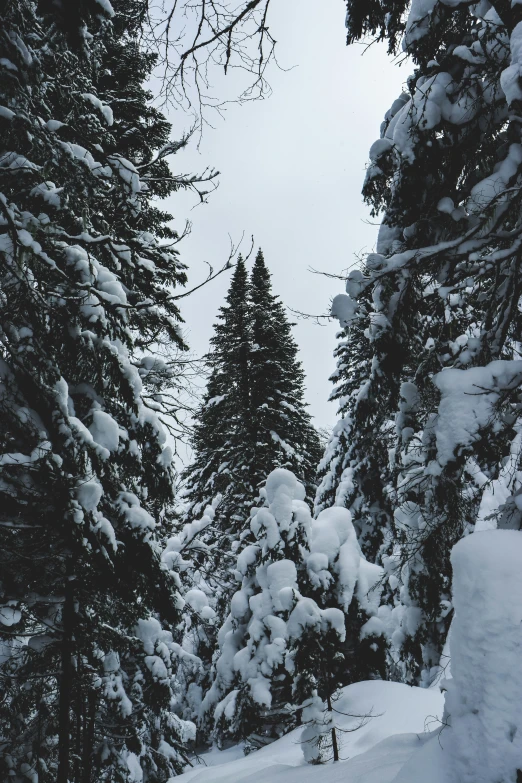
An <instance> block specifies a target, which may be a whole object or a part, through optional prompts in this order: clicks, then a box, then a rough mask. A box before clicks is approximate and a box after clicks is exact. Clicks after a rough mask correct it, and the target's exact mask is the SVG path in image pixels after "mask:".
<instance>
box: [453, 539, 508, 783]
mask: <svg viewBox="0 0 522 783" xmlns="http://www.w3.org/2000/svg"><path fill="white" fill-rule="evenodd" d="M451 561H452V565H453V600H454V605H455V619H454V621H453V624H452V628H451V632H450V650H451V665H452V676H453V679H452V681H451V682H449V683H447V685H448V687H449V690H448V693H447V696H446V713H447V716H448V720H449V722H450V723H451V729H450V730H449V731H448V736H447V740H445V737H444V733H443V734H442V735H441V740H442V745H443V746H444V748H445V750H446V747H447V751H448V753H449V754H450V756H451V759H452V763H451V767H452V769H453V770H454V775H455V780H458V781H459V783H498V781H506V783H507V782H508V781H513V783H514V781H516V780H518V777H517V770H522V717H521V713H520V705H521V704H522V669H521V667H520V659H521V656H522V567H521V566H522V534H521V533H520V532H519V531H514V530H487V531H483V532H481V533H475V534H474V535H471V536H468V537H467V538H465V539H463V540H462V541H459V543H458V544H457V545H456V546H455V547H454V548H453V553H452V556H451Z"/></svg>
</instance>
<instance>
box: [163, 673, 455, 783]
mask: <svg viewBox="0 0 522 783" xmlns="http://www.w3.org/2000/svg"><path fill="white" fill-rule="evenodd" d="M335 708H336V709H337V710H339V711H340V712H345V713H351V714H353V715H368V714H372V715H374V716H375V717H373V718H371V719H370V720H368V722H367V723H366V724H365V725H363V726H362V728H360V729H358V730H357V731H355V732H353V733H349V734H343V735H342V738H341V758H342V759H344V761H342V762H340V763H338V764H327V765H324V766H322V767H321V768H320V774H319V770H318V768H317V767H316V766H310V765H306V764H305V763H304V758H303V753H302V750H301V747H300V744H299V740H300V734H301V731H302V729H301V728H298V729H295V730H294V731H292V732H290V733H289V734H287V735H286V736H285V737H282V738H281V739H280V740H277V741H276V742H273V743H272V744H271V745H268V746H267V747H265V748H262V749H261V750H258V751H257V752H255V753H251V754H250V755H249V756H243V754H242V748H241V746H237V745H236V746H234V747H233V748H229V749H228V750H224V751H211V752H209V753H206V754H204V755H203V756H202V757H201V760H202V761H203V762H204V763H205V764H207V765H208V766H207V767H204V766H202V765H197V766H195V767H194V769H189V770H188V771H187V772H185V773H184V774H183V775H181V776H179V777H177V778H172V779H171V781H170V783H246V781H248V783H267V781H270V783H308V782H310V783H316V781H317V780H318V778H320V780H321V783H338V782H339V783H341V781H343V783H346V781H350V783H392V781H393V780H394V779H395V777H396V775H397V774H398V773H399V772H400V770H401V769H402V768H403V766H404V765H405V764H406V763H407V762H408V761H409V760H410V759H411V757H412V756H413V755H414V754H415V752H416V751H418V750H419V749H420V748H422V747H423V746H424V743H425V742H426V740H427V738H428V737H429V736H430V735H429V734H427V733H426V732H430V731H432V730H434V729H436V728H437V727H438V726H440V722H439V718H441V717H442V711H443V697H442V694H441V693H440V692H439V690H438V689H435V688H434V689H424V688H412V687H409V686H408V685H402V684H400V683H396V682H382V681H380V680H372V681H368V682H359V683H355V684H354V685H349V686H347V687H346V688H344V689H343V691H342V696H341V698H340V699H339V701H338V702H337V703H336V704H335ZM337 718H338V725H340V726H341V727H342V728H345V729H349V728H354V727H355V726H357V725H358V724H359V723H360V722H361V721H360V719H359V718H357V717H356V718H349V717H346V716H343V715H338V716H337ZM397 734H400V735H401V736H400V737H398V736H395V735H397ZM414 783H420V780H415V782H414ZM423 783H424V781H423ZM430 783H431V781H430ZM433 783H435V781H434V782H433Z"/></svg>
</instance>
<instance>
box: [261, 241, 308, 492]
mask: <svg viewBox="0 0 522 783" xmlns="http://www.w3.org/2000/svg"><path fill="white" fill-rule="evenodd" d="M250 306H251V317H252V346H251V350H250V362H249V380H250V389H251V391H250V417H251V418H250V422H251V428H252V436H251V437H252V442H253V444H255V446H254V449H255V450H254V452H253V454H252V455H249V456H250V476H251V483H252V485H253V486H254V487H258V486H259V485H260V484H261V482H262V481H263V480H264V478H265V477H266V476H268V474H269V473H270V471H271V470H272V469H273V468H274V467H275V466H276V465H277V466H280V467H286V468H288V469H289V470H291V471H292V472H293V473H294V474H295V475H296V476H297V477H298V479H299V480H300V481H302V482H303V484H304V486H305V488H306V497H307V498H309V499H313V497H314V494H315V487H316V481H315V474H316V469H317V463H318V461H319V458H320V446H319V439H318V436H317V432H316V430H315V429H314V427H313V426H312V424H311V419H310V416H309V414H308V413H307V411H306V407H305V405H304V403H303V400H304V372H303V368H302V367H301V365H300V363H299V362H298V360H297V354H298V347H297V344H296V342H295V340H294V338H293V335H292V324H290V323H289V322H288V319H287V316H286V313H285V309H284V305H283V304H282V302H281V301H280V300H279V298H278V297H277V296H275V295H274V294H273V293H272V284H271V280H270V272H269V271H268V269H267V267H266V264H265V259H264V256H263V252H262V250H259V252H258V254H257V256H256V260H255V262H254V266H253V269H252V274H251V277H250Z"/></svg>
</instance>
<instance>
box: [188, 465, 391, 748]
mask: <svg viewBox="0 0 522 783" xmlns="http://www.w3.org/2000/svg"><path fill="white" fill-rule="evenodd" d="M264 494H265V498H266V503H265V505H264V506H263V507H261V508H257V509H253V511H252V516H251V520H250V531H251V537H248V538H245V545H244V546H243V547H242V548H241V550H240V552H239V554H238V557H237V565H236V572H235V573H236V579H237V580H238V582H239V583H240V587H239V589H237V590H236V592H235V593H234V595H233V596H232V599H231V602H230V614H229V616H228V617H227V619H226V621H225V622H224V624H223V626H222V627H221V629H220V631H219V634H218V644H219V651H218V654H217V657H216V660H215V663H214V667H213V681H212V685H211V687H210V689H209V690H208V692H207V693H206V694H205V697H204V700H203V704H202V714H201V723H202V724H203V725H204V724H205V721H208V720H209V719H211V720H213V723H214V736H215V737H216V738H217V739H218V741H219V742H222V741H223V739H225V738H227V737H231V738H234V739H241V738H247V737H249V738H250V741H251V742H254V743H255V742H257V743H262V742H263V741H264V742H267V741H269V740H271V739H273V738H274V737H276V736H279V735H280V734H281V733H282V732H284V731H285V730H288V729H289V728H291V727H292V725H294V724H295V721H296V713H297V712H298V711H300V710H301V709H302V708H304V710H303V714H302V716H301V720H303V721H306V722H307V723H309V724H310V725H309V726H308V735H309V736H308V735H307V751H308V754H309V755H310V758H312V757H315V755H316V743H314V740H315V739H316V738H317V737H318V736H319V734H321V733H324V720H323V719H322V713H321V719H320V720H319V717H318V713H317V709H316V710H315V711H314V705H315V706H317V703H319V704H320V705H321V706H322V702H323V699H324V698H329V697H330V695H331V694H332V693H333V692H334V691H335V690H336V689H337V688H338V687H339V686H342V685H344V684H346V682H350V681H354V680H355V679H357V676H358V673H359V672H358V671H357V670H356V665H355V664H354V661H353V656H351V654H350V651H351V650H352V649H353V647H354V646H355V645H356V644H357V642H358V636H359V633H360V631H361V626H362V625H363V623H364V622H365V620H367V619H368V618H369V617H370V616H371V615H375V614H376V611H377V606H378V596H379V591H378V588H377V581H378V579H379V577H380V576H381V569H379V568H378V567H376V566H371V565H370V564H369V563H367V562H366V560H365V559H364V558H363V557H362V555H361V552H360V549H359V546H358V543H357V539H356V536H355V532H354V529H353V525H352V523H351V519H350V512H349V511H348V510H346V509H336V510H334V511H332V510H328V511H326V512H323V514H322V515H321V516H320V518H319V519H317V520H312V519H311V515H310V509H309V507H308V505H307V503H306V502H305V500H304V498H305V489H304V487H303V485H302V484H301V483H300V482H299V481H298V480H297V479H296V477H295V476H294V475H293V474H292V473H291V472H290V471H288V470H286V469H284V468H279V469H276V470H274V471H272V473H271V474H270V475H269V476H268V478H267V481H266V486H265V489H264ZM347 628H348V629H349V632H350V634H352V636H351V638H348V639H347ZM363 635H364V634H363ZM367 635H368V636H371V637H372V643H375V636H377V637H378V636H379V632H378V633H377V634H375V629H373V630H372V629H371V630H370V633H368V634H367ZM354 636H355V638H354ZM374 646H375V648H376V649H375V651H374V656H375V658H377V657H378V656H377V652H376V650H377V645H374ZM363 657H364V656H363ZM370 659H371V654H370ZM366 667H367V671H369V672H371V673H372V674H375V669H376V667H375V665H374V667H373V670H372V663H371V660H367V661H366ZM318 700H319V701H318ZM305 713H306V714H305ZM309 713H310V714H309ZM312 713H313V714H312ZM316 713H317V714H316ZM319 726H320V727H322V728H319Z"/></svg>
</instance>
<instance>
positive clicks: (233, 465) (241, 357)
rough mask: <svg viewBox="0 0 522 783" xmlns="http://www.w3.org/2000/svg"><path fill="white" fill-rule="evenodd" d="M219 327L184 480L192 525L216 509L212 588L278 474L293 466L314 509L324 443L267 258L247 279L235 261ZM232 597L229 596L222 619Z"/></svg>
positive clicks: (211, 531) (209, 537)
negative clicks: (267, 482)
mask: <svg viewBox="0 0 522 783" xmlns="http://www.w3.org/2000/svg"><path fill="white" fill-rule="evenodd" d="M218 319H219V320H218V323H217V324H216V326H215V334H214V336H213V337H212V340H211V344H212V349H211V351H210V353H209V355H208V357H207V362H208V367H209V369H210V376H209V380H208V384H207V389H206V393H205V397H204V400H203V403H202V405H201V407H200V410H199V412H198V414H197V416H196V423H195V427H194V437H193V447H194V461H193V463H192V464H191V465H190V466H189V467H188V468H187V470H186V471H185V474H184V478H185V481H186V499H187V501H188V510H187V512H186V518H187V519H188V520H190V521H193V520H195V519H198V518H199V517H200V516H201V514H203V513H204V512H205V509H206V508H207V507H208V506H212V507H213V508H214V513H213V522H212V524H211V525H209V526H208V528H207V531H206V533H205V534H203V535H202V541H204V542H205V543H206V544H207V546H208V547H209V548H207V554H206V563H205V568H204V570H206V572H207V573H209V578H210V579H211V581H212V582H214V583H215V582H216V579H217V580H218V582H222V580H223V579H225V580H226V575H225V576H223V565H226V563H227V562H228V561H226V558H227V556H229V555H232V558H234V559H235V554H234V552H235V549H236V548H237V546H238V545H239V541H240V537H241V534H242V533H243V532H244V531H245V529H247V527H248V517H249V513H250V508H251V507H252V505H253V503H254V502H255V500H256V499H257V497H258V493H259V488H260V486H261V485H262V483H263V481H264V478H265V477H266V476H267V475H268V473H269V472H270V471H271V470H272V469H273V468H275V467H278V466H286V467H289V468H291V469H292V470H293V471H294V472H295V473H296V475H297V477H298V479H299V480H300V481H303V482H304V484H305V486H306V488H307V498H308V500H309V501H310V500H311V498H312V496H313V487H314V474H315V464H316V460H317V458H318V455H319V438H318V435H317V432H316V431H315V429H314V428H313V426H312V424H311V421H310V415H309V414H308V412H307V411H306V405H305V402H304V399H303V395H304V383H303V371H302V368H301V366H300V364H299V362H298V360H297V346H296V344H295V341H294V340H293V337H292V334H291V325H290V324H289V323H288V320H287V318H286V314H285V312H284V309H283V306H282V304H281V303H280V302H279V300H278V299H277V297H275V296H274V295H273V294H272V291H271V284H270V274H269V272H268V270H267V268H266V266H265V263H264V258H263V254H262V252H261V251H260V252H259V253H258V254H257V258H256V261H255V264H254V268H253V271H252V275H251V280H250V281H249V280H248V275H247V270H246V266H245V263H244V261H243V259H242V258H239V259H238V263H237V266H236V269H235V271H234V275H233V277H232V281H231V285H230V289H229V292H228V295H227V299H226V305H225V306H224V307H222V308H221V309H220V311H219V316H218ZM224 558H225V560H224ZM233 562H234V561H233V560H231V561H230V562H228V564H229V565H233ZM221 587H222V584H221ZM218 593H219V594H220V589H219V590H218ZM229 598H230V596H229V595H228V594H227V591H226V590H225V593H224V598H223V600H224V606H223V611H222V612H221V619H222V620H223V619H224V617H225V616H226V614H227V613H228V604H227V601H228V599H229ZM218 602H219V601H218Z"/></svg>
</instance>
